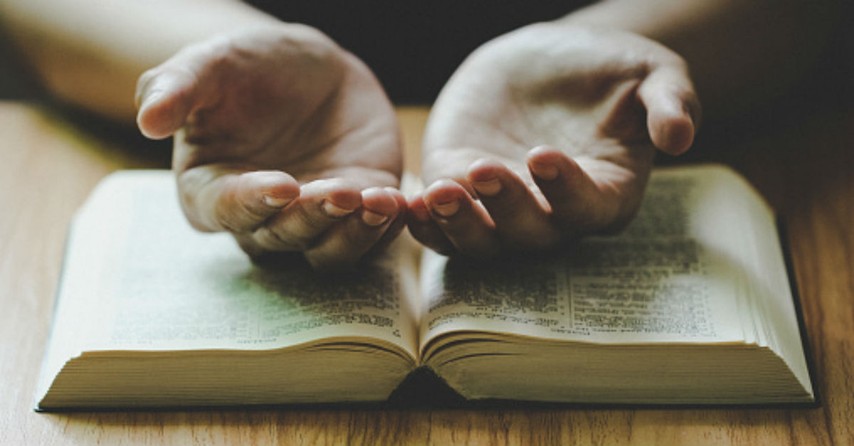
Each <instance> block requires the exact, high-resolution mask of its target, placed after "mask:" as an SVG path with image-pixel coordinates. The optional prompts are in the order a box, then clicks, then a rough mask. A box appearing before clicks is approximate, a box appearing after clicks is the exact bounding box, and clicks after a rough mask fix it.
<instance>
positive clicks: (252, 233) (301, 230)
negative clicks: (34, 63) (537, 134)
mask: <svg viewBox="0 0 854 446" xmlns="http://www.w3.org/2000/svg"><path fill="white" fill-rule="evenodd" d="M137 105H138V107H139V114H138V118H137V120H138V124H139V127H140V129H141V131H142V132H143V133H144V134H145V135H146V136H148V137H151V138H165V137H168V136H170V135H174V137H175V138H174V156H173V168H174V170H175V171H176V174H177V179H178V189H179V192H180V199H181V204H182V207H183V210H184V213H185V214H186V216H187V218H188V220H189V221H190V223H191V224H192V225H193V226H194V227H196V228H197V229H200V230H204V231H223V230H225V231H230V232H231V233H232V234H233V235H234V237H235V238H236V239H237V241H238V243H239V244H240V246H241V247H242V248H243V249H244V250H245V251H246V252H247V253H249V254H250V255H252V256H259V255H263V254H268V253H277V252H300V253H302V254H303V255H304V256H305V258H306V260H308V262H309V263H310V264H312V265H313V266H315V267H316V268H321V269H324V268H336V267H341V266H347V265H351V264H354V263H356V262H357V261H359V260H360V259H361V258H362V257H363V256H365V255H366V254H367V253H369V252H371V251H372V250H373V249H374V248H376V247H377V246H380V245H382V244H384V243H385V242H386V241H387V240H389V239H391V238H393V237H394V236H395V235H397V233H399V231H400V230H401V228H402V227H403V219H402V216H403V215H404V214H405V209H406V201H405V199H404V198H403V196H402V195H401V194H400V192H399V191H398V190H397V187H398V186H399V178H400V170H401V140H400V136H399V131H398V126H397V121H396V117H395V114H394V109H393V107H392V106H391V104H390V103H389V101H388V99H387V97H386V95H385V93H384V92H383V90H382V88H381V86H380V85H379V83H378V82H377V80H376V79H375V77H374V76H373V74H372V73H371V72H370V70H369V69H368V68H367V67H366V66H365V65H364V64H363V63H362V62H361V61H359V60H358V59H357V58H356V57H355V56H353V55H352V54H350V53H348V52H346V51H344V50H343V49H341V48H340V47H338V46H337V45H336V44H335V43H334V42H332V41H331V40H330V39H328V38H327V37H326V36H324V35H323V34H321V33H320V32H318V31H316V30H314V29H311V28H308V27H305V26H300V25H285V24H282V25H281V26H270V27H264V28H256V29H252V30H247V31H242V32H236V33H231V34H227V35H223V36H219V37H215V38H212V39H209V40H207V41H203V42H200V43H197V44H194V45H191V46H189V47H186V48H185V49H183V50H181V51H180V52H178V53H177V54H176V55H175V56H173V57H172V58H171V59H169V60H168V61H166V62H165V63H163V64H162V65H160V66H158V67H156V68H153V69H151V70H149V71H148V72H146V73H145V74H143V75H142V77H141V78H140V80H139V84H138V87H137Z"/></svg>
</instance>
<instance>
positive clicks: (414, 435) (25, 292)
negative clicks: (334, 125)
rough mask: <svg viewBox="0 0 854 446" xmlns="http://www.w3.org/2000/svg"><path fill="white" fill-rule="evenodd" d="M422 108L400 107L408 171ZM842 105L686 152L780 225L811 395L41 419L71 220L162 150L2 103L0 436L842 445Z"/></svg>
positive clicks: (849, 329) (850, 362) (849, 275)
mask: <svg viewBox="0 0 854 446" xmlns="http://www.w3.org/2000/svg"><path fill="white" fill-rule="evenodd" d="M426 115H427V110H426V109H423V108H401V109H400V110H399V116H400V118H401V124H402V128H403V131H404V136H405V140H406V143H407V153H408V157H407V163H408V164H407V165H408V166H409V168H411V169H417V165H418V163H417V159H418V155H417V153H418V142H419V140H420V134H421V132H422V128H423V123H424V120H425V118H426ZM852 129H854V113H852V112H839V111H837V112H832V113H828V114H827V115H826V116H818V117H811V118H809V119H803V120H796V121H793V123H792V125H783V126H771V128H767V129H766V131H762V132H750V133H749V134H747V135H736V136H728V137H723V138H718V139H717V140H714V139H713V140H711V141H709V142H707V143H705V144H700V145H699V146H698V147H697V150H695V151H694V152H695V155H692V157H688V158H687V161H688V162H693V161H703V160H710V159H714V160H719V161H723V162H726V163H728V164H731V165H733V166H734V167H736V169H738V170H740V171H741V172H743V173H744V174H745V175H746V176H747V177H748V178H749V179H750V180H751V181H752V182H753V183H754V184H755V185H756V186H757V188H758V189H759V190H760V191H761V192H762V193H763V194H765V195H766V197H768V199H769V201H770V202H771V203H772V204H773V205H774V206H775V207H776V208H777V209H778V210H779V212H780V213H781V215H782V216H783V220H784V221H785V223H786V225H787V227H788V239H789V241H790V243H791V248H792V256H793V259H794V264H795V269H796V271H797V278H798V281H799V284H800V293H801V299H802V304H803V308H804V317H805V321H806V325H807V329H808V331H809V335H810V338H809V342H810V346H811V348H812V353H813V355H814V357H815V360H816V362H815V366H816V367H815V368H816V372H817V375H816V377H817V383H818V388H819V392H820V394H821V397H822V402H821V405H820V406H819V407H817V408H799V409H789V408H758V409H757V408H750V409H748V408H724V409H721V408H715V409H685V408H681V409H675V408H674V409H649V408H638V409H619V410H615V409H607V408H579V407H562V408H540V409H531V408H513V407H506V406H505V407H501V408H487V409H478V410H472V409H467V410H444V409H419V408H415V409H404V410H389V409H385V410H372V409H353V408H324V409H316V408H315V409H306V408H279V409H253V410H240V409H231V410H204V411H172V412H107V413H70V414H39V413H35V412H34V411H33V409H32V408H33V394H34V389H35V384H36V380H37V377H38V372H39V368H40V364H41V359H42V354H43V350H44V347H45V343H46V340H47V337H48V333H49V329H50V319H51V311H52V307H53V300H54V292H55V289H56V282H57V277H58V276H59V271H60V267H61V261H62V256H63V243H64V239H65V233H66V229H67V225H68V222H69V219H70V218H71V216H72V214H73V212H74V211H75V209H76V208H77V207H78V206H79V205H80V204H81V203H82V202H83V200H84V199H85V197H86V195H87V194H88V193H89V191H90V190H91V188H92V187H93V186H94V185H95V183H97V181H98V180H99V179H100V178H101V177H103V176H104V175H105V174H107V173H109V172H110V171H113V170H115V169H119V168H129V167H130V168H137V167H165V166H167V163H168V158H169V154H168V146H164V145H163V144H153V143H148V142H145V141H142V140H141V139H139V138H137V137H133V136H129V135H130V134H124V133H123V132H121V131H116V130H114V129H109V128H103V126H102V124H101V123H99V122H98V121H97V120H86V119H83V120H81V119H70V117H69V116H66V115H62V114H60V113H59V112H56V111H48V110H46V109H44V108H39V107H35V106H32V105H27V104H16V103H10V102H6V103H0V253H2V254H1V255H0V345H2V347H0V445H52V444H109V445H126V444H204V445H209V444H223V445H232V444H345V443H346V444H369V445H373V444H439V445H444V444H453V443H470V444H593V445H611V444H616V445H622V444H638V445H652V444H657V445H665V444H690V445H704V444H708V445H727V444H750V445H760V444H762V445H765V444H777V445H786V444H792V445H794V444H798V445H803V444H839V445H846V444H852V443H854V427H852V426H854V423H852V421H851V420H854V229H852V224H854V132H852Z"/></svg>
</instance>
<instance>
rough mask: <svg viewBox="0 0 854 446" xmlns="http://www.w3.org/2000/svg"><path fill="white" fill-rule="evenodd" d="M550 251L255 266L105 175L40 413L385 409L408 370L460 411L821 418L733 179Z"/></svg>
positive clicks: (163, 184)
mask: <svg viewBox="0 0 854 446" xmlns="http://www.w3.org/2000/svg"><path fill="white" fill-rule="evenodd" d="M563 251H564V252H562V253H555V254H549V255H546V254H541V255H537V256H528V257H525V258H519V259H513V260H505V261H502V262H491V263H474V262H470V261H466V260H463V259H456V258H452V259H450V260H449V259H447V258H445V257H441V256H439V255H437V254H435V253H432V252H430V251H426V252H424V253H423V257H421V258H420V259H419V258H418V255H419V254H418V251H417V250H416V249H414V245H412V244H409V243H407V240H406V239H401V240H400V241H399V242H398V243H397V245H396V246H395V247H393V248H392V249H391V251H390V252H389V254H388V255H387V256H385V257H384V258H381V259H379V260H378V261H377V262H376V263H374V264H371V265H366V266H364V267H363V268H361V269H360V270H358V271H354V272H351V273H347V274H335V275H331V276H330V275H325V276H324V275H320V274H317V273H314V272H312V271H311V270H310V269H308V268H307V267H306V266H305V265H303V264H300V263H295V262H281V263H277V264H265V265H254V264H253V263H252V262H250V260H249V259H248V258H247V257H246V256H245V255H244V254H243V253H242V252H241V251H240V249H239V248H238V247H237V245H236V244H235V243H234V242H233V241H232V239H231V237H230V236H229V235H227V234H202V233H198V232H195V231H194V230H193V229H191V228H190V226H189V225H188V224H187V223H186V222H185V220H184V217H183V216H182V214H181V211H180V210H179V207H178V203H177V199H176V191H175V185H174V180H173V178H172V175H171V173H170V172H168V171H126V172H120V173H116V174H113V175H111V176H110V177H108V178H107V179H105V180H104V181H103V182H102V183H101V184H100V185H99V186H98V187H97V189H96V190H95V192H93V194H92V195H91V197H90V199H89V200H88V201H87V203H86V204H85V206H84V207H83V208H82V209H81V210H80V212H79V214H78V215H77V217H76V219H75V221H74V223H73V225H72V228H71V230H70V236H69V241H68V247H67V254H66V260H65V266H64V270H63V274H62V280H61V283H60V286H59V291H58V297H57V299H58V300H57V306H56V310H55V311H56V314H55V319H54V325H53V330H52V334H51V337H50V342H49V345H48V348H47V353H46V357H45V361H44V366H43V372H42V378H41V379H40V383H39V390H38V395H37V401H38V402H37V408H38V409H40V410H56V409H65V408H112V407H170V406H172V407H174V406H211V405H215V406H222V405H251V404H302V403H325V402H353V401H359V402H367V401H383V400H386V399H387V398H389V395H391V394H392V393H393V392H394V391H395V389H396V388H397V387H398V386H399V385H400V384H401V382H404V381H411V380H406V378H407V376H411V375H413V373H414V372H416V371H418V373H422V374H423V373H427V372H426V371H429V373H430V374H431V375H432V374H435V375H436V376H438V377H439V378H440V380H441V381H443V382H444V383H446V384H447V386H449V387H450V388H451V389H453V390H454V391H455V392H458V394H459V395H462V397H464V398H466V399H470V400H480V399H501V400H507V399H509V400H526V401H548V402H573V403H606V404H611V403H618V404H622V403H628V404H683V403H684V404H767V403H801V402H811V401H813V400H814V393H813V388H812V386H811V382H810V376H809V372H808V367H807V362H806V360H805V354H804V350H803V348H802V342H801V336H800V333H799V328H798V327H799V324H798V319H797V313H796V306H795V302H794V300H793V296H792V292H791V290H790V286H789V280H788V278H787V272H786V267H785V264H784V258H783V253H782V250H781V246H780V243H779V240H778V235H777V230H776V227H775V224H774V216H773V213H772V212H771V210H770V209H769V208H768V206H767V205H766V204H765V202H764V201H763V200H762V199H761V198H760V197H759V196H758V195H757V193H756V192H755V191H754V190H753V189H752V188H751V187H750V186H749V185H748V183H747V182H745V181H744V180H743V179H742V178H741V177H739V176H738V175H736V174H735V173H734V172H732V171H731V170H729V169H727V168H724V167H720V166H694V167H681V168H669V169H659V170H657V171H656V172H655V173H654V174H653V177H652V180H651V183H650V185H649V188H648V191H647V194H646V198H645V201H644V204H643V206H642V209H641V211H640V213H639V215H638V217H637V219H636V220H635V221H634V222H633V223H632V224H631V225H630V226H629V228H628V229H627V230H626V231H625V232H624V233H622V234H621V235H619V236H615V237H607V238H606V237H601V238H598V237H595V238H589V239H586V240H584V241H583V242H581V243H579V244H578V245H576V246H571V247H567V248H565V249H564V250H563ZM419 265H420V267H419ZM416 374H417V373H416ZM441 381H440V382H441Z"/></svg>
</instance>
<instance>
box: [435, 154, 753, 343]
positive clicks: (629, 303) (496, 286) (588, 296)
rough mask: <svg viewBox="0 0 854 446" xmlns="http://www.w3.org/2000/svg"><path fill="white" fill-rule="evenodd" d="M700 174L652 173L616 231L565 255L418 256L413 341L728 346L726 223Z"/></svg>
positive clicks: (734, 288) (733, 332)
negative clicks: (422, 313) (422, 310)
mask: <svg viewBox="0 0 854 446" xmlns="http://www.w3.org/2000/svg"><path fill="white" fill-rule="evenodd" d="M709 184H711V183H708V178H707V177H706V176H704V175H703V174H702V171H699V170H698V171H691V172H690V173H688V174H685V175H672V174H670V173H669V172H667V171H659V172H658V173H657V174H655V176H654V179H653V181H652V183H651V185H650V187H649V189H648V191H647V195H646V199H645V202H644V205H643V208H642V210H641V212H640V213H639V215H638V217H637V219H636V220H635V221H634V222H633V223H632V225H631V226H630V227H629V228H628V229H627V230H626V231H625V232H624V233H623V234H621V235H620V236H617V237H609V238H606V237H602V238H591V239H588V240H585V241H584V242H583V243H581V244H580V245H579V246H576V247H574V248H572V250H571V251H570V252H568V253H566V254H561V255H557V256H553V257H546V256H538V257H532V256H529V257H527V258H524V259H517V260H515V261H510V262H502V263H497V264H493V265H484V264H482V263H481V264H474V263H468V262H465V261H461V260H457V259H452V260H450V261H448V259H446V258H444V257H441V256H438V255H436V254H435V253H428V254H426V256H425V259H424V260H423V263H422V268H423V270H422V281H423V282H422V290H423V291H422V292H423V293H424V296H425V304H426V305H427V311H428V313H427V316H426V318H425V319H424V323H423V326H422V332H423V336H425V338H424V339H430V338H432V337H434V336H436V335H439V334H442V333H446V332H448V331H453V330H487V331H495V332H504V333H514V334H517V335H522V336H532V337H540V338H551V339H562V340H577V341H583V342H615V343H622V342H628V343H636V342H740V341H743V340H744V331H743V329H742V322H741V320H740V318H739V310H740V309H741V307H742V305H741V303H740V302H739V295H740V294H741V293H742V292H743V283H742V277H741V275H740V274H739V272H738V271H739V263H740V261H739V260H738V259H733V258H732V257H731V256H729V254H730V253H729V252H728V250H726V249H724V248H722V246H724V245H726V243H725V242H723V241H722V239H723V238H725V237H727V234H728V231H731V230H733V229H734V227H736V226H737V225H738V216H737V215H734V216H731V215H728V214H727V213H726V212H721V210H723V209H724V208H720V207H719V206H718V204H719V203H718V201H719V198H720V197H716V196H715V195H716V194H717V192H716V191H715V189H714V187H708V186H709Z"/></svg>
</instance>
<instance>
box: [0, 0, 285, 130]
mask: <svg viewBox="0 0 854 446" xmlns="http://www.w3.org/2000/svg"><path fill="white" fill-rule="evenodd" d="M274 20H275V19H273V18H271V17H268V16H266V15H264V14H262V13H261V12H258V11H256V10H254V9H253V8H251V7H249V6H247V5H244V4H243V3H240V2H236V1H211V0H148V1H144V2H135V1H132V2H112V1H106V0H102V1H94V0H92V1H82V2H81V1H76V0H0V26H2V27H3V28H4V29H5V30H6V33H7V34H8V35H10V37H11V38H12V39H13V40H14V41H15V44H16V45H17V46H18V48H19V49H20V50H21V53H22V54H23V56H24V57H25V59H26V60H27V62H28V63H29V64H30V68H31V69H32V70H33V71H35V73H36V75H38V76H39V78H40V80H41V82H42V84H43V85H44V86H45V88H47V89H48V90H49V91H50V92H51V93H53V94H54V95H56V96H58V97H59V98H61V99H62V100H65V101H68V102H71V103H73V104H76V105H78V106H82V107H85V108H88V109H90V110H92V111H94V112H95V113H98V114H100V115H103V116H106V117H109V118H112V119H117V120H119V121H122V122H128V123H130V122H133V119H134V117H135V114H136V110H135V107H134V103H133V92H134V89H135V86H136V81H137V78H138V77H139V75H140V74H142V72H143V71H145V70H146V69H148V68H151V67H153V66H155V65H157V64H159V63H161V62H163V61H164V60H166V59H167V58H169V57H170V56H171V55H173V54H174V53H175V52H176V51H178V50H179V49H180V48H182V47H184V46H186V45H187V44H189V43H191V42H195V41H198V40H201V39H204V38H206V37H210V36H212V35H214V34H217V33H221V32H223V31H228V30H230V29H235V28H240V27H245V26H251V25H254V24H264V23H274Z"/></svg>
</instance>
